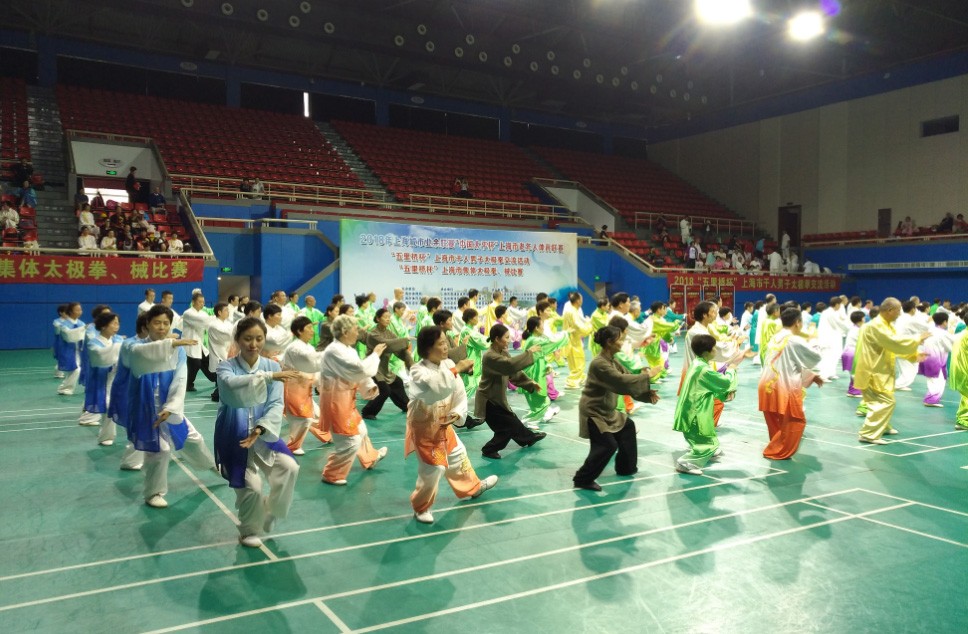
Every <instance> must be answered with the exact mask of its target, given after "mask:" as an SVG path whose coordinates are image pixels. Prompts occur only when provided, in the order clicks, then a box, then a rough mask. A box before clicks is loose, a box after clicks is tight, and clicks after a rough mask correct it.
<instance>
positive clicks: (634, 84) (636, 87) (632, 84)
mask: <svg viewBox="0 0 968 634" xmlns="http://www.w3.org/2000/svg"><path fill="white" fill-rule="evenodd" d="M629 87H630V88H631V89H632V90H638V89H639V82H637V81H635V80H634V79H633V80H632V83H631V84H629Z"/></svg>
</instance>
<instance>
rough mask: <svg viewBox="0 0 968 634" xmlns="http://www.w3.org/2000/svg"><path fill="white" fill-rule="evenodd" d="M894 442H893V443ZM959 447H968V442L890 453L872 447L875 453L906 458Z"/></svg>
mask: <svg viewBox="0 0 968 634" xmlns="http://www.w3.org/2000/svg"><path fill="white" fill-rule="evenodd" d="M891 444H893V443H891ZM871 446H872V447H877V446H879V445H871ZM958 447H968V442H963V443H961V444H958V445H949V446H947V447H933V448H931V449H922V450H921V451H909V452H907V453H890V452H888V451H881V450H879V449H871V451H872V452H873V453H879V454H883V455H885V456H893V457H895V458H904V457H906V456H916V455H918V454H922V453H931V452H933V451H944V450H945V449H957V448H958Z"/></svg>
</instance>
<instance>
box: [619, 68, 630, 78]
mask: <svg viewBox="0 0 968 634" xmlns="http://www.w3.org/2000/svg"><path fill="white" fill-rule="evenodd" d="M618 72H619V73H620V74H621V75H622V77H625V76H626V75H628V74H629V67H628V66H622V67H621V68H619V69H618Z"/></svg>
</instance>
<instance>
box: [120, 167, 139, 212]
mask: <svg viewBox="0 0 968 634" xmlns="http://www.w3.org/2000/svg"><path fill="white" fill-rule="evenodd" d="M137 171H138V168H137V167H135V166H134V165H132V166H131V167H129V168H128V175H127V176H126V177H125V179H124V190H125V191H126V192H128V202H130V203H136V202H138V195H139V193H140V189H141V184H140V183H139V182H138V177H137V176H136V175H135V172H137Z"/></svg>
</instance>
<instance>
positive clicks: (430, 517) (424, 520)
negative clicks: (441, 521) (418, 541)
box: [413, 511, 434, 524]
mask: <svg viewBox="0 0 968 634" xmlns="http://www.w3.org/2000/svg"><path fill="white" fill-rule="evenodd" d="M413 518H414V519H415V520H417V521H418V522H420V523H421V524H433V523H434V514H433V513H431V512H430V511H424V512H423V513H414V514H413Z"/></svg>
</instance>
